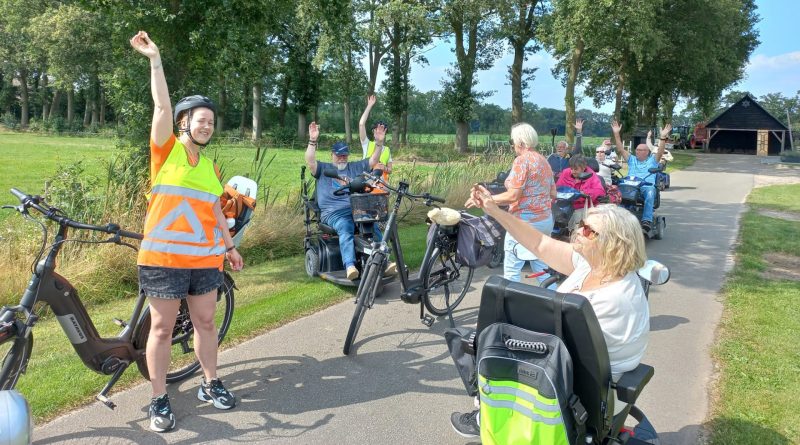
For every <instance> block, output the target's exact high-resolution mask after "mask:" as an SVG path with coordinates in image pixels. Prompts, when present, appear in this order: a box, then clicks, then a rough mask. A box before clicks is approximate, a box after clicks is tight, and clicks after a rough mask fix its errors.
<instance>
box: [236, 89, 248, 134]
mask: <svg viewBox="0 0 800 445" xmlns="http://www.w3.org/2000/svg"><path fill="white" fill-rule="evenodd" d="M248 96H250V88H248V86H247V84H245V86H244V95H243V99H242V117H241V119H239V137H241V138H244V129H245V126H246V125H247V103H248V101H247V97H248Z"/></svg>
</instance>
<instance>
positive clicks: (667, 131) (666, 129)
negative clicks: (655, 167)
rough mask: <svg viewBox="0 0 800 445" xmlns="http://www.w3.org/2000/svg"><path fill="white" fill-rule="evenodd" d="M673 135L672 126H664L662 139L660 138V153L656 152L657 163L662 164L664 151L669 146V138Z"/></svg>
mask: <svg viewBox="0 0 800 445" xmlns="http://www.w3.org/2000/svg"><path fill="white" fill-rule="evenodd" d="M670 133H672V124H666V125H664V128H662V129H661V137H660V138H658V152H656V162H661V156H664V149H665V147H666V146H667V138H669V135H670Z"/></svg>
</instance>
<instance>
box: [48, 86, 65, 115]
mask: <svg viewBox="0 0 800 445" xmlns="http://www.w3.org/2000/svg"><path fill="white" fill-rule="evenodd" d="M61 96H62V92H61V90H56V92H55V94H53V102H51V103H50V111H49V112H48V113H47V118H48V119H52V118H54V117H56V116H58V115H59V114H61V111H60V110H59V109H58V106H59V105H60V104H61Z"/></svg>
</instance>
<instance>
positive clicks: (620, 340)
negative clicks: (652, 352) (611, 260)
mask: <svg viewBox="0 0 800 445" xmlns="http://www.w3.org/2000/svg"><path fill="white" fill-rule="evenodd" d="M572 264H573V265H574V266H575V271H573V272H572V273H571V274H570V275H569V276H568V277H567V279H566V280H564V282H563V283H561V285H560V286H558V291H559V292H564V293H572V294H579V295H583V296H584V297H586V298H587V299H588V300H589V302H590V303H591V304H592V308H594V313H595V315H596V316H597V321H598V322H599V323H600V329H601V330H602V331H603V337H604V338H605V340H606V347H608V357H609V361H610V362H611V374H612V378H613V379H614V381H616V380H617V379H619V377H620V376H621V375H622V373H624V372H626V371H630V370H632V369H635V368H636V367H637V366H638V365H639V363H640V362H641V360H642V356H644V351H645V350H646V349H647V338H648V334H649V332H650V308H649V306H648V304H647V298H646V297H645V295H644V290H643V289H642V284H641V282H640V281H639V276H638V275H636V272H635V271H634V272H630V273H628V274H627V275H625V276H624V277H623V278H622V279H621V280H619V281H615V282H613V283H610V284H608V285H606V286H604V287H601V288H599V289H594V290H590V291H580V290H579V289H580V288H581V287H582V285H583V281H584V280H585V279H586V276H587V275H589V272H590V270H591V268H590V267H589V263H588V262H587V261H586V260H585V259H584V258H583V257H582V256H581V255H580V254H578V253H577V252H576V253H573V255H572Z"/></svg>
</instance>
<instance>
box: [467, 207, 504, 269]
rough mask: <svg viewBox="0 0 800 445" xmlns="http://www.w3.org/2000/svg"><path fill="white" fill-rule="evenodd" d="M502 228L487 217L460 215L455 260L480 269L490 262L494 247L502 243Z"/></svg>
mask: <svg viewBox="0 0 800 445" xmlns="http://www.w3.org/2000/svg"><path fill="white" fill-rule="evenodd" d="M503 235H505V230H503V226H501V225H500V223H498V222H497V221H495V220H494V219H492V218H491V217H490V216H488V215H484V216H473V215H470V214H468V213H464V214H463V215H461V221H460V222H459V223H458V242H457V246H456V260H457V261H458V262H459V263H461V264H463V265H465V266H468V267H482V266H485V265H487V264H489V261H491V260H492V250H493V249H494V246H495V245H496V244H497V243H499V242H502V241H501V240H502V238H503Z"/></svg>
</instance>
